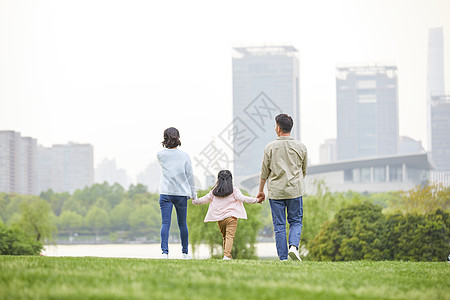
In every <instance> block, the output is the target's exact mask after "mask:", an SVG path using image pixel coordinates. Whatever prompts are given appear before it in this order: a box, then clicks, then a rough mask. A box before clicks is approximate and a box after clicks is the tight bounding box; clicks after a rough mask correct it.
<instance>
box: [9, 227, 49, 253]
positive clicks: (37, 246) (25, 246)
mask: <svg viewBox="0 0 450 300" xmlns="http://www.w3.org/2000/svg"><path fill="white" fill-rule="evenodd" d="M41 250H42V244H41V243H40V242H38V241H34V240H33V239H32V238H29V237H27V236H25V234H24V233H23V232H22V231H20V230H18V229H16V228H14V229H8V228H7V227H6V226H2V225H0V255H39V253H40V252H41Z"/></svg>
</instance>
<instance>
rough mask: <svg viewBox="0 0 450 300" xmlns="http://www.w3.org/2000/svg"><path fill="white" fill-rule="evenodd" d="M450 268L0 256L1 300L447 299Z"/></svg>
mask: <svg viewBox="0 0 450 300" xmlns="http://www.w3.org/2000/svg"><path fill="white" fill-rule="evenodd" d="M449 284H450V264H448V263H445V262H442V263H412V262H367V261H363V262H302V263H298V262H293V261H288V262H279V261H268V260H233V261H222V260H152V259H124V258H98V257H30V256H18V257H13V256H0V299H280V300H284V299H300V298H301V299H427V300H431V299H450V285H449Z"/></svg>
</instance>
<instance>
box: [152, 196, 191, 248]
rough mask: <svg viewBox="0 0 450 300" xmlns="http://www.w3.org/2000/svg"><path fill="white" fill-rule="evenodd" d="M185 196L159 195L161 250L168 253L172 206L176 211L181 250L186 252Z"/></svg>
mask: <svg viewBox="0 0 450 300" xmlns="http://www.w3.org/2000/svg"><path fill="white" fill-rule="evenodd" d="M188 199H189V197H187V196H172V195H163V194H161V195H159V207H160V208H161V219H162V224H161V250H162V252H163V253H166V254H168V253H169V229H170V222H171V219H172V206H175V210H176V211H177V220H178V227H179V228H180V238H181V246H182V250H181V251H182V252H183V253H186V254H187V253H188V238H189V235H188V228H187V224H186V215H187V200H188Z"/></svg>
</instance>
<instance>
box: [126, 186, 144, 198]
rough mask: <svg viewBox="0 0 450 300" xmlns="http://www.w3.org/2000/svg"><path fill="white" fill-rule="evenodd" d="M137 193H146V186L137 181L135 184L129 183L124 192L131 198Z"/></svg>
mask: <svg viewBox="0 0 450 300" xmlns="http://www.w3.org/2000/svg"><path fill="white" fill-rule="evenodd" d="M137 194H148V191H147V187H146V186H145V185H143V184H141V183H138V184H137V185H134V184H130V187H129V188H128V192H127V194H126V195H127V197H128V198H130V199H132V198H133V197H134V196H135V195H137Z"/></svg>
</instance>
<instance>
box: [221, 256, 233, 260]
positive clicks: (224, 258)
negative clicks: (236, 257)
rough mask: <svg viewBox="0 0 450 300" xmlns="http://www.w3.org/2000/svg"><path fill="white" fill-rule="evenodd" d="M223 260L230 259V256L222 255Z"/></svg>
mask: <svg viewBox="0 0 450 300" xmlns="http://www.w3.org/2000/svg"><path fill="white" fill-rule="evenodd" d="M223 260H232V258H229V257H228V256H224V257H223Z"/></svg>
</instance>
